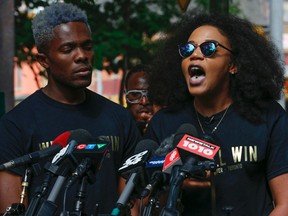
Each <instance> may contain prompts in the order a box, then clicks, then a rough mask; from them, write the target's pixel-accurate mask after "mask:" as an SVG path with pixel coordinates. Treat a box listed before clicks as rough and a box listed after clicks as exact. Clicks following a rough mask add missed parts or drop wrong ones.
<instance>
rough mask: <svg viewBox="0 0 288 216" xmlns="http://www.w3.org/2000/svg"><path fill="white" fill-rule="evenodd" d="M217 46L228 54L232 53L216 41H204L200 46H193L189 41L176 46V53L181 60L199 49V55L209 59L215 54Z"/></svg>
mask: <svg viewBox="0 0 288 216" xmlns="http://www.w3.org/2000/svg"><path fill="white" fill-rule="evenodd" d="M217 46H220V47H222V48H224V49H226V50H228V51H229V52H231V53H233V51H232V50H230V49H228V48H227V47H225V46H223V45H222V44H220V43H218V42H217V41H205V42H203V43H201V44H194V43H192V42H191V41H189V42H187V43H184V44H180V45H178V51H179V54H180V56H181V57H182V58H187V57H189V56H190V55H192V53H193V52H194V51H195V50H196V48H197V47H200V50H201V53H202V54H203V56H204V57H211V56H212V55H213V54H214V53H215V52H216V48H217Z"/></svg>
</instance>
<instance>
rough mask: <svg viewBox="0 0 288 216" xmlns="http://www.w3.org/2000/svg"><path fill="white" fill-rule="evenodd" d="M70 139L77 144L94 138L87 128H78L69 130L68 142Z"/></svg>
mask: <svg viewBox="0 0 288 216" xmlns="http://www.w3.org/2000/svg"><path fill="white" fill-rule="evenodd" d="M71 140H75V141H76V142H77V143H78V144H82V143H90V142H93V141H94V140H95V139H94V138H93V137H92V135H91V134H90V133H89V132H88V131H87V130H85V129H81V128H79V129H75V130H72V131H71V134H70V136H69V139H68V143H69V142H70V141H71Z"/></svg>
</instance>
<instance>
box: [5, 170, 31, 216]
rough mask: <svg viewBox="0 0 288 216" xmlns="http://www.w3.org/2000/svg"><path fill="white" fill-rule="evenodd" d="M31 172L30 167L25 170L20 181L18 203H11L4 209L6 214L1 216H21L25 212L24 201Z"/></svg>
mask: <svg viewBox="0 0 288 216" xmlns="http://www.w3.org/2000/svg"><path fill="white" fill-rule="evenodd" d="M31 172H32V170H31V168H30V167H28V168H26V170H25V174H24V177H23V181H22V192H21V195H20V203H12V205H11V206H10V207H8V208H7V209H6V212H5V213H4V214H3V215H22V214H23V213H24V212H25V205H24V199H25V197H26V196H27V190H28V186H29V182H30V179H31Z"/></svg>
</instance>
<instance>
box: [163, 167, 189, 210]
mask: <svg viewBox="0 0 288 216" xmlns="http://www.w3.org/2000/svg"><path fill="white" fill-rule="evenodd" d="M180 178H181V179H182V177H181V176H180V166H174V167H173V170H172V172H171V179H170V190H169V194H168V199H167V203H166V206H165V207H164V208H163V209H162V211H161V214H160V216H180V212H179V211H178V210H177V206H176V205H177V199H178V196H179V194H180V191H181V184H180V180H181V179H180ZM183 179H184V178H183Z"/></svg>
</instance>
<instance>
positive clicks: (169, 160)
mask: <svg viewBox="0 0 288 216" xmlns="http://www.w3.org/2000/svg"><path fill="white" fill-rule="evenodd" d="M182 164H183V163H182V160H181V157H180V154H179V152H178V149H177V148H175V149H173V150H172V151H171V152H169V153H168V154H167V155H166V157H165V161H164V165H163V169H162V171H163V172H164V173H167V174H170V173H171V172H172V168H173V167H174V166H175V165H182Z"/></svg>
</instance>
